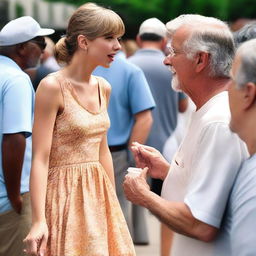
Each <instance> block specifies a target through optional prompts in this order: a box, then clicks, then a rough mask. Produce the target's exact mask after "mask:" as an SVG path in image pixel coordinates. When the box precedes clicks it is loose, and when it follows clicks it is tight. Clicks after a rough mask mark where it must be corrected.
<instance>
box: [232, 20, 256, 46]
mask: <svg viewBox="0 0 256 256" xmlns="http://www.w3.org/2000/svg"><path fill="white" fill-rule="evenodd" d="M253 38H256V22H253V23H249V24H246V25H244V26H243V27H242V28H241V29H239V30H238V31H237V32H235V33H234V39H235V44H236V46H237V47H238V46H239V45H240V44H241V43H243V42H245V41H248V40H250V39H253Z"/></svg>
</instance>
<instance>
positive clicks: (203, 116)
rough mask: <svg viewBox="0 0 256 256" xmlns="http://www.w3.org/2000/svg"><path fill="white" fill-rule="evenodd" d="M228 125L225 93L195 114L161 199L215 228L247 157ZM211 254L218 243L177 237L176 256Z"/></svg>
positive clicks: (167, 178) (175, 238) (173, 249)
mask: <svg viewBox="0 0 256 256" xmlns="http://www.w3.org/2000/svg"><path fill="white" fill-rule="evenodd" d="M229 121H230V111H229V105H228V94H227V92H222V93H219V94H218V95H216V96H214V97H213V98H211V99H210V100H209V101H208V102H207V103H205V104H204V105H203V106H202V107H201V108H200V109H199V110H198V111H196V112H194V113H193V114H192V117H191V123H190V125H189V128H188V131H187V134H186V136H185V137H184V139H183V141H182V143H181V145H180V147H179V149H178V151H177V152H176V154H175V156H174V158H173V160H172V163H171V168H170V170H169V173H168V175H167V177H166V179H165V181H164V184H163V188H162V197H163V198H165V199H167V200H169V201H180V202H185V204H186V205H187V206H188V207H189V208H190V210H191V212H192V214H193V216H194V217H195V218H196V219H198V220H201V221H202V222H204V223H207V224H209V225H212V226H215V227H217V228H219V226H220V223H221V220H222V217H223V214H224V211H225V206H226V204H227V200H228V196H229V193H230V190H231V187H232V185H233V183H234V180H235V177H236V174H237V172H238V170H239V167H240V165H241V163H242V161H243V160H245V159H246V158H247V157H248V151H247V149H246V146H245V144H244V143H243V142H242V141H241V140H240V139H239V138H238V136H237V135H236V134H234V133H232V132H231V131H230V129H229ZM213 250H214V242H212V243H205V242H202V241H199V240H196V239H193V238H189V237H186V236H183V235H179V234H176V233H175V236H174V241H173V246H172V255H174V256H187V255H188V256H199V255H203V256H208V255H213Z"/></svg>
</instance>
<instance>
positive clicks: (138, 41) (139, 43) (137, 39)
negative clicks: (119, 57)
mask: <svg viewBox="0 0 256 256" xmlns="http://www.w3.org/2000/svg"><path fill="white" fill-rule="evenodd" d="M136 43H137V45H138V46H139V48H141V39H140V36H139V35H137V36H136Z"/></svg>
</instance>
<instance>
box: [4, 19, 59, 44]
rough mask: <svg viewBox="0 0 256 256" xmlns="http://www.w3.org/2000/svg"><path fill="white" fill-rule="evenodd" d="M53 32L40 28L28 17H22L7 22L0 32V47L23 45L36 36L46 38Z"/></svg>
mask: <svg viewBox="0 0 256 256" xmlns="http://www.w3.org/2000/svg"><path fill="white" fill-rule="evenodd" d="M54 32H55V31H54V30H53V29H50V28H41V27H40V25H39V23H38V22H37V21H35V20H34V19H33V18H32V17H30V16H23V17H20V18H17V19H15V20H11V21H10V22H8V23H7V24H6V25H5V26H4V27H3V28H2V30H1V31H0V46H9V45H15V44H19V43H23V42H26V41H29V40H31V39H32V38H34V37H37V36H47V35H51V34H53V33H54Z"/></svg>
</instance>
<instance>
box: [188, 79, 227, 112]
mask: <svg viewBox="0 0 256 256" xmlns="http://www.w3.org/2000/svg"><path fill="white" fill-rule="evenodd" d="M228 82H229V79H228V78H219V79H207V80H205V81H204V82H203V81H201V83H198V84H197V85H196V86H195V87H194V89H195V90H197V92H196V93H192V95H190V97H191V99H192V100H193V102H194V103H195V105H196V110H199V109H200V108H201V107H202V106H203V105H204V104H205V103H206V102H207V101H209V100H210V99H211V98H213V97H214V96H215V95H217V94H219V93H221V92H224V91H227V90H228Z"/></svg>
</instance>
